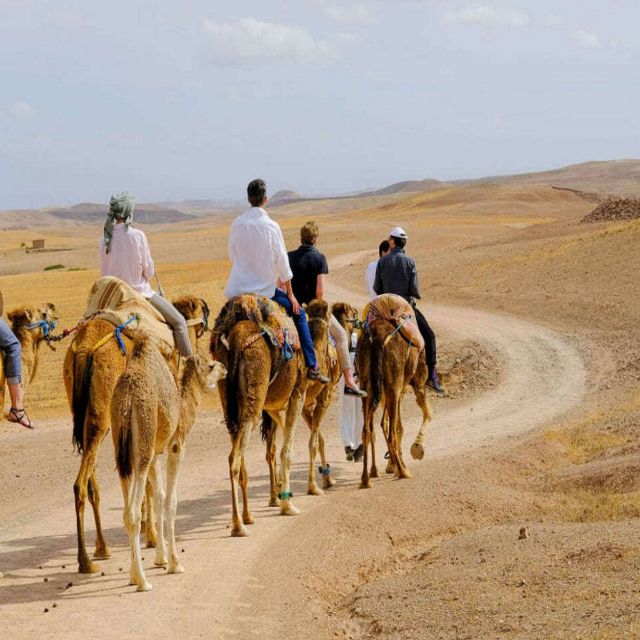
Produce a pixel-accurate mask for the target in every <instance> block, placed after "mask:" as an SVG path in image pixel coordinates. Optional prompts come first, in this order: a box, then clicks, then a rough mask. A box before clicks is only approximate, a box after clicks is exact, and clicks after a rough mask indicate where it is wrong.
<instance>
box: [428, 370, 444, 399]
mask: <svg viewBox="0 0 640 640" xmlns="http://www.w3.org/2000/svg"><path fill="white" fill-rule="evenodd" d="M427 387H429V388H430V389H433V391H435V392H436V393H437V394H438V395H439V396H443V395H444V389H443V388H442V387H441V386H440V380H439V379H438V373H437V372H436V370H435V369H433V371H432V372H431V375H430V376H429V379H428V380H427Z"/></svg>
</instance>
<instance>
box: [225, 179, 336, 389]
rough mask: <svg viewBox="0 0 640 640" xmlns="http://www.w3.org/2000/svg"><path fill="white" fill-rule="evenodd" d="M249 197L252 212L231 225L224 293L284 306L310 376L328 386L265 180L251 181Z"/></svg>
mask: <svg viewBox="0 0 640 640" xmlns="http://www.w3.org/2000/svg"><path fill="white" fill-rule="evenodd" d="M247 197H248V199H249V204H250V205H251V209H249V210H248V211H245V212H244V213H243V214H242V215H240V216H238V217H237V218H236V219H235V220H234V221H233V224H232V225H231V232H230V235H229V245H228V249H229V258H230V259H231V274H230V275H229V281H228V282H227V286H226V288H225V290H224V294H225V296H227V298H233V297H234V296H238V295H242V294H255V295H259V296H264V297H265V298H271V299H272V300H273V301H274V302H277V303H278V304H279V305H281V306H282V307H284V309H285V310H286V312H287V313H288V314H289V315H290V316H292V317H293V321H294V323H295V325H296V328H297V329H298V335H299V336H300V346H301V348H302V353H303V354H304V359H305V362H306V364H307V367H308V373H307V375H308V377H309V378H310V379H312V380H316V381H318V382H323V383H324V384H327V383H328V382H329V378H327V377H326V376H324V375H322V374H321V373H320V371H319V369H318V361H317V360H316V353H315V350H314V348H313V340H312V338H311V334H310V333H309V327H308V325H307V316H306V314H305V312H304V310H303V309H302V307H301V306H300V305H299V304H298V301H297V300H296V297H295V296H294V294H293V290H292V289H291V278H292V277H293V274H292V272H291V268H290V267H289V257H288V255H287V249H286V247H285V245H284V238H283V237H282V231H281V230H280V226H279V225H278V223H277V222H275V221H274V220H272V219H271V218H270V217H269V214H268V213H267V212H266V211H265V210H264V206H265V205H266V204H267V187H266V185H265V183H264V181H263V180H259V179H258V180H252V181H251V182H250V183H249V185H248V186H247ZM278 281H281V282H283V283H284V286H285V289H286V293H285V292H284V291H281V290H280V289H278V288H277V286H276V285H277V283H278Z"/></svg>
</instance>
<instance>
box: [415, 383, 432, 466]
mask: <svg viewBox="0 0 640 640" xmlns="http://www.w3.org/2000/svg"><path fill="white" fill-rule="evenodd" d="M412 386H413V385H412ZM413 394H414V395H415V397H416V402H417V403H418V406H419V407H420V409H421V410H422V424H421V425H420V429H419V430H418V435H416V439H415V440H414V441H413V444H412V445H411V456H412V457H413V458H414V459H415V460H422V458H424V434H425V432H426V430H427V427H428V426H429V422H431V407H430V406H429V403H428V401H427V393H426V390H425V388H424V386H422V385H418V384H416V385H415V386H413Z"/></svg>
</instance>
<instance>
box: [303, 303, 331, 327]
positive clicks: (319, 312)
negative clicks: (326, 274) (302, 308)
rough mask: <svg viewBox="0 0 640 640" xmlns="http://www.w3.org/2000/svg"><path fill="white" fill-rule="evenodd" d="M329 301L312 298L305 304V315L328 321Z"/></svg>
mask: <svg viewBox="0 0 640 640" xmlns="http://www.w3.org/2000/svg"><path fill="white" fill-rule="evenodd" d="M329 314H330V312H329V303H328V302H326V301H325V300H318V299H317V298H316V299H315V300H312V301H311V302H310V303H309V304H308V305H307V315H308V316H309V318H321V319H322V320H325V321H326V322H329Z"/></svg>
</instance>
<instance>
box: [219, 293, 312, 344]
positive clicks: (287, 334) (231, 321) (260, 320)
mask: <svg viewBox="0 0 640 640" xmlns="http://www.w3.org/2000/svg"><path fill="white" fill-rule="evenodd" d="M242 320H250V321H251V322H254V323H255V324H257V325H258V327H259V328H260V332H261V334H262V335H264V336H265V338H267V340H268V341H269V342H270V343H271V345H272V346H273V347H275V348H278V349H282V348H284V346H285V344H287V345H289V346H290V347H291V348H293V349H294V350H296V351H297V350H299V349H300V338H299V337H298V331H297V330H296V326H295V324H294V322H293V320H292V318H290V317H289V316H288V315H287V313H286V311H285V310H284V309H283V308H282V307H281V306H280V305H279V304H277V303H275V302H273V300H269V298H265V297H263V296H256V295H252V294H244V295H240V296H236V297H235V298H231V299H230V300H228V301H227V303H226V304H225V305H224V307H222V309H221V310H220V313H219V314H218V317H217V318H216V321H215V324H214V329H213V333H212V337H211V341H212V346H213V347H215V346H216V344H217V340H218V339H220V337H223V338H225V339H226V338H228V336H229V334H230V333H231V330H232V329H233V327H234V326H235V325H236V324H237V323H238V322H241V321H242ZM247 346H248V345H247Z"/></svg>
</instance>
